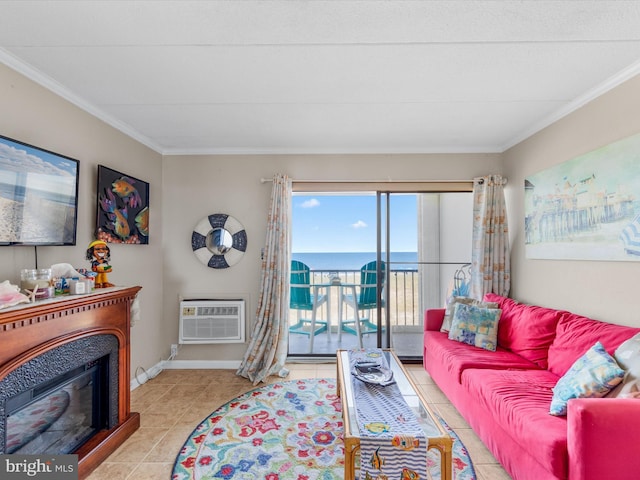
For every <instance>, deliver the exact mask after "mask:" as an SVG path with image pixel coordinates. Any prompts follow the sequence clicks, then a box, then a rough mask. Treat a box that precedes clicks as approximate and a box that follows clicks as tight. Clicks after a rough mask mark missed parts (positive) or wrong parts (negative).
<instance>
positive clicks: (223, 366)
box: [162, 360, 241, 370]
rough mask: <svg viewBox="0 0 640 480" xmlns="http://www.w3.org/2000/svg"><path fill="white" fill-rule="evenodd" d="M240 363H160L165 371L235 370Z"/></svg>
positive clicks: (224, 361) (220, 361)
mask: <svg viewBox="0 0 640 480" xmlns="http://www.w3.org/2000/svg"><path fill="white" fill-rule="evenodd" d="M240 363H241V362H240V360H167V361H165V362H163V363H162V368H163V369H165V370H186V369H194V370H195V369H218V370H237V369H238V368H239V367H240Z"/></svg>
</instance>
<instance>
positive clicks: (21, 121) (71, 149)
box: [0, 65, 169, 373]
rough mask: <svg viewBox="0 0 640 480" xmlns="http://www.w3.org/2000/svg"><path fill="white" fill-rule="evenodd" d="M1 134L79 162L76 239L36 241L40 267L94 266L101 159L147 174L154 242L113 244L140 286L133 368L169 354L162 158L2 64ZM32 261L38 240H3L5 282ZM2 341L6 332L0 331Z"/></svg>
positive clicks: (116, 270) (116, 259) (114, 255)
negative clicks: (90, 257) (91, 250)
mask: <svg viewBox="0 0 640 480" xmlns="http://www.w3.org/2000/svg"><path fill="white" fill-rule="evenodd" d="M0 112H2V114H0V134H2V135H4V136H7V137H11V138H14V139H16V140H20V141H22V142H25V143H29V144H32V145H35V146H38V147H41V148H44V149H47V150H51V151H53V152H57V153H61V154H63V155H67V156H69V157H72V158H75V159H77V160H79V161H80V183H79V201H80V203H79V207H78V232H77V244H76V245H75V246H68V247H38V250H37V253H38V266H40V267H44V266H49V265H52V264H54V263H71V264H72V265H74V266H76V267H85V268H87V267H89V262H88V261H87V260H85V255H86V250H87V246H88V245H89V243H90V242H91V241H92V240H94V237H93V233H94V231H95V222H96V208H97V207H96V182H97V169H98V167H97V166H98V164H101V165H105V166H107V167H110V168H113V169H115V170H118V171H121V172H124V173H128V174H129V175H131V176H133V177H136V178H139V179H141V180H145V181H147V182H149V184H150V189H149V190H150V192H149V193H150V206H151V207H150V215H151V216H150V223H149V224H150V229H151V236H150V244H149V245H144V246H143V245H117V244H111V245H110V248H111V264H112V266H113V273H111V274H110V275H109V280H110V281H111V282H112V283H115V284H117V285H141V286H142V287H143V288H142V291H141V292H140V304H141V315H142V317H141V320H140V322H139V323H138V324H137V325H136V326H135V327H134V328H133V329H132V334H131V345H132V348H131V353H132V359H131V371H132V373H133V372H135V370H136V368H137V367H138V366H142V367H145V368H148V367H150V366H152V365H154V364H156V363H158V361H159V360H160V357H161V356H164V357H165V358H166V357H168V355H169V346H168V345H169V340H168V337H167V336H166V332H167V331H168V330H169V329H168V328H167V327H166V326H165V325H163V324H162V322H163V315H162V310H161V307H162V304H161V301H160V299H161V298H162V296H163V290H162V283H163V282H162V264H161V258H162V250H163V242H162V208H163V193H162V188H161V186H162V157H161V155H159V154H158V153H156V152H154V151H152V150H150V149H149V148H147V147H145V146H143V145H141V144H140V143H138V142H136V141H135V140H132V139H131V138H129V137H128V136H126V135H123V134H122V133H120V132H118V131H117V130H115V129H113V128H111V127H110V126H108V125H106V124H105V123H103V122H101V121H100V120H97V119H96V118H95V117H93V116H91V115H89V114H87V113H86V112H84V111H82V110H81V109H79V108H77V107H75V106H74V105H72V104H70V103H69V102H67V101H66V100H64V99H62V98H61V97H59V96H57V95H54V94H53V93H51V92H49V91H48V90H46V89H44V88H42V87H40V86H39V85H37V84H35V83H34V82H32V81H30V80H27V79H26V78H24V77H23V76H22V75H20V74H18V73H16V72H15V71H13V70H11V69H10V68H8V67H5V66H3V65H0ZM34 267H35V252H34V247H22V246H10V247H6V246H5V247H0V281H4V280H10V281H11V282H12V283H13V284H16V285H17V284H19V278H20V270H21V269H23V268H34ZM0 340H1V338H0Z"/></svg>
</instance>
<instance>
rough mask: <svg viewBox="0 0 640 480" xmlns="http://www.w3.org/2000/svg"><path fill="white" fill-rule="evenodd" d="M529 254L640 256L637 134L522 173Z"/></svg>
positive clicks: (536, 256) (626, 258)
mask: <svg viewBox="0 0 640 480" xmlns="http://www.w3.org/2000/svg"><path fill="white" fill-rule="evenodd" d="M524 188H525V192H524V196H525V250H526V257H527V258H530V259H554V260H560V259H562V260H606V261H640V134H637V135H633V136H631V137H627V138H624V139H622V140H619V141H617V142H614V143H611V144H609V145H606V146H604V147H601V148H598V149H596V150H593V151H591V152H588V153H585V154H583V155H580V156H578V157H575V158H573V159H571V160H568V161H566V162H564V163H561V164H559V165H556V166H555V167H552V168H549V169H547V170H544V171H542V172H540V173H537V174H535V175H531V176H528V177H526V178H525V185H524Z"/></svg>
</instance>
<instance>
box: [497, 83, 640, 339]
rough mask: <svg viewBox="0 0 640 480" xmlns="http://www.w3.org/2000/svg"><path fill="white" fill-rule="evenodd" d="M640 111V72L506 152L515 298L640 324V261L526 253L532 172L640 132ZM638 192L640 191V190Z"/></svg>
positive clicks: (621, 321)
mask: <svg viewBox="0 0 640 480" xmlns="http://www.w3.org/2000/svg"><path fill="white" fill-rule="evenodd" d="M638 112H640V77H636V78H633V79H631V80H629V81H627V82H626V83H624V84H623V85H621V86H619V87H617V88H615V89H614V90H612V91H610V92H608V93H606V94H605V95H603V96H601V97H599V98H598V99H596V100H594V101H592V102H590V103H589V104H587V105H585V106H584V107H582V108H581V109H579V110H577V111H576V112H574V113H572V114H571V115H568V116H567V117H565V118H563V119H562V120H560V121H558V122H556V123H555V124H553V125H551V126H549V127H548V128H546V129H544V130H542V131H541V132H539V133H538V134H536V135H534V136H532V137H530V138H529V139H527V140H526V141H524V142H522V143H520V144H519V145H516V146H515V147H513V148H511V149H510V150H509V151H507V152H505V154H504V172H505V174H506V176H507V177H508V179H509V183H508V184H507V187H506V195H507V209H508V215H509V228H510V232H511V243H512V255H511V259H512V263H511V272H512V283H511V285H512V291H511V296H512V297H514V298H515V299H517V300H520V301H525V302H528V303H534V304H537V305H543V306H547V307H553V308H563V309H566V310H570V311H573V312H575V313H579V314H582V315H586V316H589V317H592V318H598V319H601V320H606V321H609V322H612V323H620V324H625V325H633V326H640V315H639V314H638V308H637V304H636V299H637V297H638V277H639V274H640V263H637V262H603V261H591V262H590V261H560V260H527V259H526V258H525V251H524V179H525V177H527V176H528V175H531V174H534V173H537V172H539V171H541V170H544V169H547V168H549V167H551V166H553V165H557V164H559V163H562V162H565V161H567V160H570V159H572V158H574V157H576V156H578V155H581V154H583V153H586V152H589V151H591V150H594V149H596V148H599V147H601V146H604V145H607V144H609V143H611V142H614V141H616V140H619V139H621V138H625V137H627V136H630V135H633V134H635V133H638V132H640V115H639V114H638ZM638 167H639V168H640V165H639V166H638ZM635 195H636V197H640V192H635Z"/></svg>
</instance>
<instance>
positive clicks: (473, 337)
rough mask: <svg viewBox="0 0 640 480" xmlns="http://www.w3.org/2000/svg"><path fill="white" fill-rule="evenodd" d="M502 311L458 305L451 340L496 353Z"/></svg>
mask: <svg viewBox="0 0 640 480" xmlns="http://www.w3.org/2000/svg"><path fill="white" fill-rule="evenodd" d="M501 314H502V310H500V309H499V308H484V307H478V306H476V305H466V304H464V303H456V305H455V308H454V310H453V319H452V321H451V330H449V339H451V340H455V341H457V342H462V343H468V344H469V345H474V346H476V347H480V348H484V349H485V350H490V351H492V352H495V350H496V344H497V340H498V321H499V320H500V315H501Z"/></svg>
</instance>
